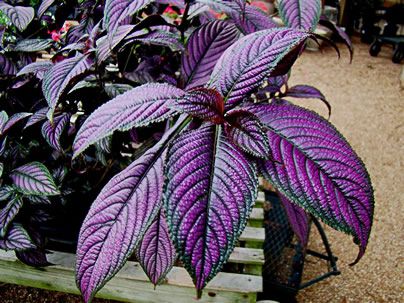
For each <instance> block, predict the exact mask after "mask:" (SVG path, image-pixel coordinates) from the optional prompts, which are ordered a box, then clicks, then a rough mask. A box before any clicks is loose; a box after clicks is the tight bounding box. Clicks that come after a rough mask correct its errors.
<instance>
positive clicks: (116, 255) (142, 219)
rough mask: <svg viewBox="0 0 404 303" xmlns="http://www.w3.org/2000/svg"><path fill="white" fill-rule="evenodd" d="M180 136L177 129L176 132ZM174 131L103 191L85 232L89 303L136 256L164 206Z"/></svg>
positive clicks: (80, 280)
mask: <svg viewBox="0 0 404 303" xmlns="http://www.w3.org/2000/svg"><path fill="white" fill-rule="evenodd" d="M173 129H174V131H175V130H176V127H174V128H173ZM171 136H172V132H170V131H169V132H168V133H167V134H166V136H165V137H164V138H163V139H162V140H161V141H160V142H159V143H158V144H157V145H156V146H155V147H153V148H152V149H150V150H148V151H147V152H146V153H145V154H143V155H142V156H141V157H140V158H139V159H138V160H136V161H135V162H133V163H132V164H131V165H130V166H128V167H127V168H126V169H125V170H123V171H122V172H121V173H119V174H118V175H116V176H115V177H113V178H112V179H111V180H110V181H109V182H108V183H107V185H106V186H105V187H104V188H103V189H102V191H101V193H100V194H99V195H98V197H97V199H96V200H95V202H94V203H93V205H92V206H91V208H90V211H89V213H88V214H87V217H86V219H85V220H84V223H83V225H82V227H81V230H80V234H79V242H78V248H77V265H76V281H77V285H78V287H79V289H80V290H81V292H82V294H83V297H84V300H85V302H89V301H91V298H92V297H93V296H94V295H95V293H96V292H97V291H98V290H99V289H100V288H101V287H102V286H103V285H104V284H105V283H106V282H107V281H108V280H109V279H111V278H112V277H113V276H114V275H115V274H116V273H117V272H118V271H119V269H120V268H121V267H122V266H123V265H124V263H125V261H126V260H127V258H129V256H130V255H131V254H132V252H133V251H134V249H135V248H136V247H137V245H138V244H139V242H140V241H141V239H142V236H143V235H144V233H145V232H146V230H147V228H148V227H149V226H150V224H151V222H152V220H153V219H154V217H155V216H156V215H157V213H158V211H159V208H160V207H161V203H162V186H163V179H164V178H163V165H164V158H165V149H166V146H167V143H168V141H169V140H170V138H171Z"/></svg>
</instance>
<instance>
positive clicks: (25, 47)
mask: <svg viewBox="0 0 404 303" xmlns="http://www.w3.org/2000/svg"><path fill="white" fill-rule="evenodd" d="M52 44H53V41H52V40H51V39H24V40H20V41H18V42H17V44H16V45H15V46H14V47H13V48H12V51H13V52H26V53H35V52H38V51H41V50H45V49H47V48H49V47H51V46H52Z"/></svg>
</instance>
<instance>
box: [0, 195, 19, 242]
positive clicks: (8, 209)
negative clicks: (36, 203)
mask: <svg viewBox="0 0 404 303" xmlns="http://www.w3.org/2000/svg"><path fill="white" fill-rule="evenodd" d="M21 207H22V199H21V197H18V196H16V197H13V198H12V199H11V200H10V201H9V202H8V203H7V205H6V206H5V207H4V208H3V209H2V210H1V211H0V238H4V237H5V235H6V233H7V230H8V227H9V225H10V223H11V222H12V221H13V220H14V218H15V216H16V215H17V214H18V212H19V211H20V209H21Z"/></svg>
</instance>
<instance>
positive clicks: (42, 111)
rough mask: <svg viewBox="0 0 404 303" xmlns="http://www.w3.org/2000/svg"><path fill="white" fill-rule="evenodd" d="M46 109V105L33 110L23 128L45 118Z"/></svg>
mask: <svg viewBox="0 0 404 303" xmlns="http://www.w3.org/2000/svg"><path fill="white" fill-rule="evenodd" d="M48 110H49V109H48V108H47V107H43V108H41V109H40V110H38V111H37V112H35V113H34V114H33V115H32V116H31V117H29V119H28V121H27V124H25V127H24V129H26V128H27V127H30V126H32V125H34V124H36V123H38V122H40V121H42V120H45V119H46V114H47V112H48Z"/></svg>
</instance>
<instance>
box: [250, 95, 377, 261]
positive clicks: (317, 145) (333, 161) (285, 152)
mask: <svg viewBox="0 0 404 303" xmlns="http://www.w3.org/2000/svg"><path fill="white" fill-rule="evenodd" d="M249 110H250V111H252V112H254V114H256V115H257V116H258V117H259V119H260V120H261V121H262V122H263V123H264V125H265V126H266V127H267V128H268V132H267V134H268V138H269V143H270V148H271V152H272V155H271V156H272V157H271V158H272V159H273V161H272V160H268V161H266V162H263V164H262V165H261V170H262V173H263V175H264V177H265V178H266V179H268V181H270V182H271V183H272V184H273V185H274V186H275V187H276V188H277V189H278V190H279V192H281V193H282V194H283V195H285V196H286V197H287V198H288V199H289V200H290V201H291V202H294V203H296V204H297V205H299V206H301V207H303V208H304V209H305V210H306V211H307V212H309V213H311V214H313V215H314V216H316V217H319V218H320V219H322V220H323V221H324V222H325V223H327V224H328V225H330V226H331V227H333V228H335V229H337V230H340V231H344V232H346V233H348V234H351V235H353V236H354V238H355V241H357V242H358V243H359V246H360V250H359V255H358V258H357V260H356V261H355V262H357V261H358V260H359V259H360V258H361V257H362V255H363V254H364V252H365V249H366V245H367V242H368V238H369V234H370V230H371V226H372V218H373V212H374V196H373V189H372V185H371V182H370V178H369V175H368V172H367V171H366V168H365V166H364V164H363V163H362V161H361V160H360V158H359V157H358V156H357V155H356V153H355V152H354V151H353V150H352V148H351V147H350V145H349V144H348V142H347V141H346V140H345V139H344V138H343V136H342V135H341V134H340V133H339V132H338V131H337V130H336V129H335V128H334V127H333V126H332V125H331V124H330V123H329V122H328V121H327V120H325V119H324V118H322V117H320V116H319V115H317V114H316V113H314V112H311V111H309V110H306V109H303V108H301V107H298V106H296V105H292V104H288V103H286V102H283V103H273V104H266V105H265V104H262V105H252V106H251V107H249ZM275 161H276V162H275Z"/></svg>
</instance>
